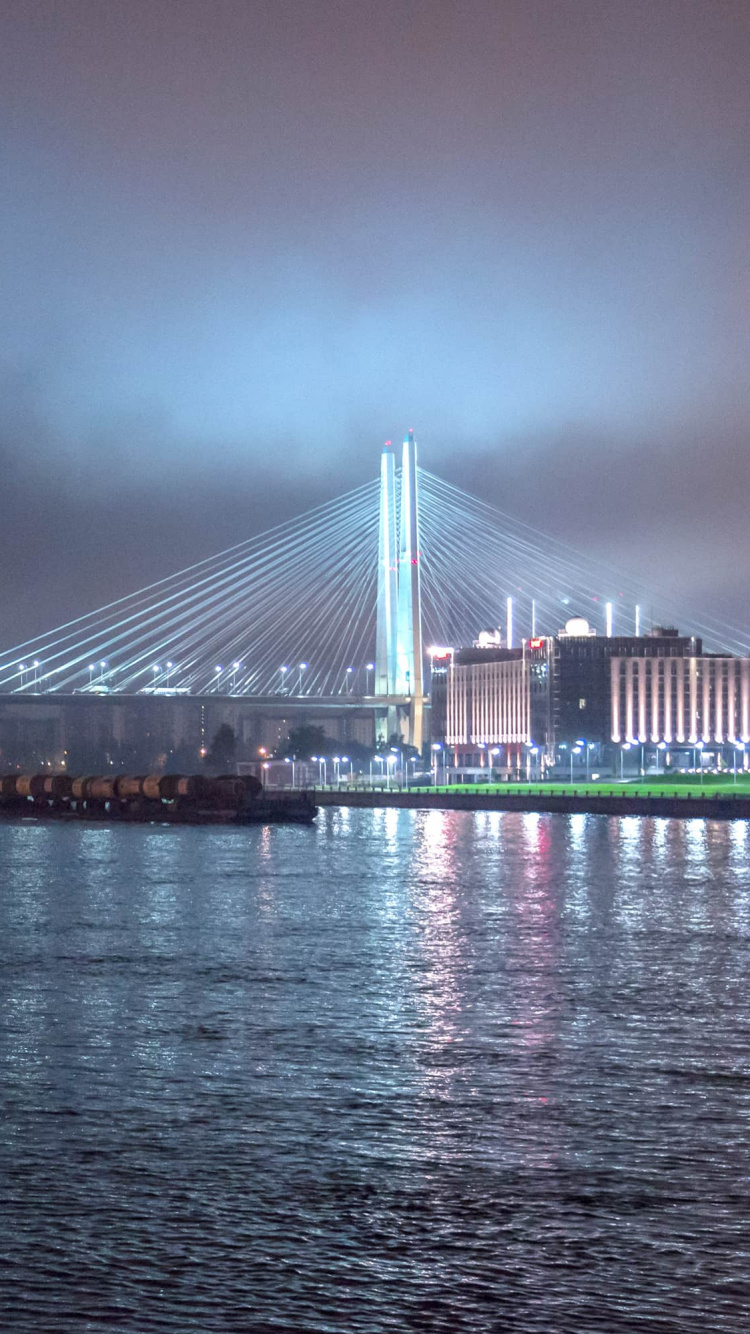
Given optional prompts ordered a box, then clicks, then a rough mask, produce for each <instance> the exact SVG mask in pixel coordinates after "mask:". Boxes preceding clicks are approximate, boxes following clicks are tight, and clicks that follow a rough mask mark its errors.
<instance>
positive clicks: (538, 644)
mask: <svg viewBox="0 0 750 1334" xmlns="http://www.w3.org/2000/svg"><path fill="white" fill-rule="evenodd" d="M543 647H544V640H543V639H530V640H529V648H543Z"/></svg>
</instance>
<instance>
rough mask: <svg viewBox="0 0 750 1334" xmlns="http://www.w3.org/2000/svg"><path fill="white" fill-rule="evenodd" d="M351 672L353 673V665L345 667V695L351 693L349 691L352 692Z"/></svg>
mask: <svg viewBox="0 0 750 1334" xmlns="http://www.w3.org/2000/svg"><path fill="white" fill-rule="evenodd" d="M353 673H354V668H353V667H347V669H346V693H347V695H351V693H352V675H353Z"/></svg>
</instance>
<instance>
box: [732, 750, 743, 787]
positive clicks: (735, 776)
mask: <svg viewBox="0 0 750 1334" xmlns="http://www.w3.org/2000/svg"><path fill="white" fill-rule="evenodd" d="M732 750H733V754H734V785H735V787H736V786H737V751H738V750H740V751H742V754H743V756H744V754H745V746H744V744H743V743H742V742H741V741H735V743H734V746H733V747H732Z"/></svg>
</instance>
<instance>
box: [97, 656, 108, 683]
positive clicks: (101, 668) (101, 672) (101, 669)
mask: <svg viewBox="0 0 750 1334" xmlns="http://www.w3.org/2000/svg"><path fill="white" fill-rule="evenodd" d="M106 665H107V663H106V659H104V658H102V660H101V662H100V663H99V682H100V684H101V685H104V668H105V667H106Z"/></svg>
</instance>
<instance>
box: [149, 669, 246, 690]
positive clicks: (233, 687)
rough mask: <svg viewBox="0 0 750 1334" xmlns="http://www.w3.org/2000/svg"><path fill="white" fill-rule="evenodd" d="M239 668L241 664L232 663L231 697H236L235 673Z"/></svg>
mask: <svg viewBox="0 0 750 1334" xmlns="http://www.w3.org/2000/svg"><path fill="white" fill-rule="evenodd" d="M167 666H168V667H170V666H171V663H167ZM241 666H242V663H241V662H233V663H232V694H233V695H236V693H237V673H238V671H239V670H240V667H241Z"/></svg>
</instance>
